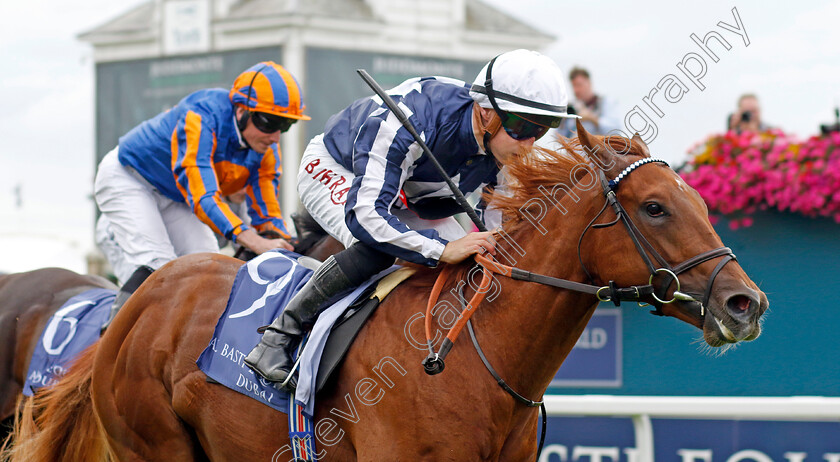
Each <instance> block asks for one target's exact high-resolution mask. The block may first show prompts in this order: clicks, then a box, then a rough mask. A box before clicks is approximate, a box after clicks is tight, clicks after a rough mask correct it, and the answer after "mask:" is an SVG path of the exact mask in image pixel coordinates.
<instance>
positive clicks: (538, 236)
mask: <svg viewBox="0 0 840 462" xmlns="http://www.w3.org/2000/svg"><path fill="white" fill-rule="evenodd" d="M579 130H580V133H581V137H580V143H581V144H582V147H583V148H584V149H585V150H586V152H587V153H588V154H587V156H586V157H585V156H583V155H581V154H576V153H554V152H543V153H541V154H540V155H532V156H523V157H522V158H521V159H519V160H518V161H515V162H516V164H515V165H512V166H511V168H510V172H509V175H510V176H509V178H511V180H512V181H511V187H510V189H509V190H508V193H509V194H507V195H505V196H501V195H500V196H497V197H495V198H493V199H494V201H495V204H497V205H498V207H500V209H501V210H502V212H503V214H504V217H505V222H504V223H505V231H506V233H507V234H506V235H504V236H503V237H504V239H500V240H499V243H498V246H497V257H502V256H503V255H506V256H507V257H509V258H507V260H508V261H507V262H508V263H512V261H511V260H514V259H515V260H516V263H515V266H516V267H518V268H521V269H525V270H529V271H533V272H534V273H541V274H543V275H549V276H551V277H554V278H562V279H565V280H569V281H577V282H580V283H594V284H597V285H600V286H605V287H606V288H607V289H608V290H610V292H611V293H620V292H621V293H625V294H626V293H628V291H626V290H624V291H621V290H618V289H620V288H627V287H628V286H631V285H633V284H637V285H638V284H645V283H647V282H648V281H649V278H650V277H651V276H650V275H651V270H650V265H649V264H647V263H649V262H650V261H652V260H656V261H659V260H665V261H666V262H670V264H671V265H675V266H674V268H676V267H679V266H681V265H679V263H681V262H690V263H691V264H690V265H682V266H684V268H683V269H684V270H683V271H675V273H681V274H679V278H680V283H681V289H680V291H681V292H680V293H679V296H677V297H676V298H675V297H674V295H673V294H674V292H675V289H676V284H673V283H672V284H670V285H669V284H668V282H663V283H662V284H664V285H661V286H660V288H661V289H662V292H660V293H659V298H660V299H662V300H665V301H668V302H671V301H672V300H671V299H672V298H674V300H673V303H669V304H660V303H658V302H655V301H654V300H650V301H653V302H654V303H655V306H656V308H657V309H660V310H661V311H662V312H663V313H664V314H666V315H671V316H675V317H677V318H679V319H681V320H683V321H686V322H688V323H690V324H693V325H695V326H697V327H698V328H700V329H702V330H703V334H704V338H705V340H706V342H707V343H708V344H709V345H712V346H720V345H724V344H728V343H731V342H737V341H740V340H751V339H753V338H755V337H757V336H758V334H759V332H760V323H759V320H760V318H761V315H762V314H763V313H764V311H765V310H766V308H767V305H768V302H767V298H766V297H765V295H764V294H763V293H762V292H761V291H760V290H759V289H758V287H757V286H756V285H755V284H754V283H753V282H752V281H751V280H750V279H749V277H748V276H747V275H746V274H745V273H744V271H743V269H742V268H741V267H740V265H739V264H738V263H737V261H734V260H731V261H729V262H728V264H720V263H719V262H721V261H723V259H724V258H726V259H727V260H730V259H729V258H728V257H725V256H724V253H720V252H718V250H719V249H721V248H722V244H721V242H720V238H719V237H718V236H717V234H716V233H715V231H714V229H713V228H712V226H711V224H710V223H709V221H708V218H707V211H706V207H705V205H704V203H703V200H702V199H701V198H700V196H699V195H698V194H697V192H696V191H694V190H693V189H691V188H690V187H689V186H687V185H686V184H685V183H684V182H683V181H682V180H681V179H680V178H679V176H678V175H677V174H676V173H675V172H674V171H673V170H671V169H670V168H668V167H667V166H666V165H663V164H662V163H659V162H651V163H649V164H646V165H641V166H638V165H639V164H638V162H637V161H640V160H643V159H646V158H649V153H648V151H647V147H646V146H645V145H644V144H643V143H642V142H641V140H639V139H638V138H637V137H634V139H633V140H632V144H630V148H629V152H627V153H625V154H624V155H617V154H616V153H615V151H616V150H617V149H620V146H619V145H621V146H624V145H626V144H627V143H630V140H627V139H624V138H621V139H616V138H614V139H610V140H607V141H606V142H605V140H604V139H602V138H599V137H593V136H591V135H588V134H586V133H585V132H584V131H582V129H579ZM596 164H597V165H598V166H600V168H602V169H603V171H604V173H605V177H606V178H609V179H612V178H616V177H618V176H619V173H620V172H621V171H622V170H623V169H625V168H626V167H628V166H629V165H631V164H633V165H636V166H637V167H638V168H635V169H634V170H633V171H632V172H630V173H629V174H625V175H622V178H621V183H620V187H618V188H617V189H616V195H617V199H618V203H619V204H620V205H617V206H616V205H614V206H612V207H607V206H606V205H605V196H604V192H605V191H604V190H603V189H602V187H601V184H600V182H599V181H597V178H599V177H600V176H602V175H601V170H597V169H595V167H594V166H595V165H596ZM610 194H612V193H609V194H607V197H608V199H609V197H610ZM613 197H615V196H613ZM621 206H623V209H621ZM619 212H620V213H621V214H623V215H626V218H629V219H631V220H632V223H633V224H634V226H635V228H636V231H637V232H638V233H635V234H633V235H632V236H633V237H631V235H630V234H628V229H630V227H629V225H628V226H623V225H621V224H616V225H613V226H610V224H611V223H615V222H618V219H617V218H616V214H617V213H619ZM593 223H594V226H590V225H592V224H593ZM622 223H624V222H622ZM640 236H646V237H647V238H648V239H647V240H644V238H643V237H640ZM640 239H641V240H644V241H645V242H647V243H648V245H649V248H648V245H645V244H639V242H640ZM637 244H638V245H639V246H638V247H637ZM727 250H728V249H727ZM711 251H714V252H713V253H714V256H712V257H709V255H710V252H711ZM715 252H716V253H715ZM697 256H704V257H703V258H694V257H697ZM707 257H708V258H707ZM500 261H501V259H500ZM665 264H667V263H665ZM473 265H474V262H472V260H470V261H467V262H464V263H462V264H461V265H458V266H457V267H456V268H455V270H454V271H453V272H451V273H450V276H449V278H448V280H447V281H446V283H445V285H444V290H443V291H442V294H443V296H442V297H441V300H442V302H443V301H448V302H449V303H450V304H451V306H460V305H459V302H458V300H457V298H456V296H455V295H454V294H452V293H450V289H454V288H455V287H456V286H459V287H466V295H467V296H469V295H471V292H474V289H471V287H474V284H464V282H463V278H464V277H465V276H466V277H469V275H470V274H472V273H470V271H471V267H473ZM239 267H240V262H237V261H235V260H233V259H230V258H226V257H223V256H219V255H206V254H205V255H193V256H188V257H184V258H180V259H177V260H175V261H173V262H171V263H169V264H168V265H167V266H165V267H164V268H162V269H161V270H159V271H157V272H155V273H154V274H153V275H152V276H151V278H150V279H149V280H148V281H147V283H146V284H144V285H143V286H142V287H141V288H140V289H139V290H138V291H137V293H136V294H135V295H134V296H133V297H132V298H131V300H129V301H128V303H127V304H126V305H125V308H123V313H121V315H120V316H119V317H118V318H117V319H116V320H115V321H114V324H113V325H112V326H111V328H110V329H109V330H108V331H107V332H106V333H105V335H104V336H103V338H102V339H101V341H100V342H99V344H98V348H96V349H94V348H91V349H90V350H88V351H87V352H86V354H85V355H84V356H83V358H82V359H80V360H79V361H78V362H77V364H76V366H75V367H74V368H72V369H71V371H70V372H69V373H68V375H67V376H65V378H64V379H63V380H62V381H61V382H59V384H58V385H57V386H55V387H54V388H51V389H49V390H46V392H45V393H43V394H42V395H39V396H36V399H37V401H36V402H34V403H32V404H31V406H33V407H34V408H35V409H36V413H39V414H40V416H41V417H40V418H39V420H38V421H37V422H36V423H37V426H36V425H35V424H33V425H32V428H31V429H30V430H32V433H31V434H27V433H26V432H23V433H22V434H21V439H20V440H19V443H18V453H17V454H13V458H12V460H15V461H17V460H26V461H29V462H32V461H44V462H46V461H50V462H54V461H62V460H67V461H70V460H73V461H95V460H103V459H102V458H103V457H105V455H106V453H110V454H111V457H113V458H116V459H117V460H120V461H159V460H177V461H204V460H212V461H240V460H262V461H286V460H290V459H291V458H292V457H291V453H290V451H289V450H288V446H286V445H287V444H288V432H287V430H288V426H287V416H286V415H285V414H282V413H280V412H276V411H275V410H273V409H270V408H269V407H267V406H264V405H262V404H260V403H258V402H257V401H256V400H253V399H251V398H249V397H247V396H244V395H242V394H239V393H237V392H234V391H231V390H229V389H227V388H225V387H223V386H220V385H217V384H211V383H208V382H207V380H206V379H207V378H206V376H205V375H204V374H203V373H202V372H200V371H199V370H198V369H197V367H196V364H195V361H196V359H197V358H198V356H199V354H200V353H201V352H202V350H203V349H204V348H205V347H206V346H207V345H208V342H209V341H210V339H211V337H212V335H213V331H214V328H215V326H216V322H217V321H218V319H219V317H220V316H221V314H222V312H223V310H224V308H225V302H226V301H227V298H228V293H229V290H230V288H231V286H232V283H233V280H234V276H235V275H236V272H237V270H238V269H239ZM439 273H440V271H439V270H433V269H427V270H422V271H419V272H418V273H417V274H415V276H413V277H412V278H411V279H409V280H408V281H406V282H405V283H403V284H402V285H400V286H398V287H397V288H396V289H395V290H394V291H393V292H392V293H391V295H389V296H388V298H387V299H386V300H385V301H384V302H383V303H382V305H381V306H380V307H379V309H377V310H376V311H375V313H374V314H373V316H372V317H371V318H370V319H369V320H368V322H367V325H366V326H365V327H364V328H363V329H362V331H361V332H360V333H359V336H358V337H357V339H356V341H355V343H354V344H353V346H352V347H351V348H350V351H349V352H348V354H347V357H346V358H345V360H344V362H343V363H342V365H341V366H340V367H339V370H338V371H337V374H336V375H335V376H334V377H333V379H332V380H330V381H329V382H328V384H327V386H326V387H325V388H324V389H323V390H322V391H321V392H320V393H319V394H318V395H317V404H316V413H315V433H316V437H317V443H318V446H319V450H320V451H321V457H320V458H319V460H324V461H342V462H343V461H356V460H364V461H369V460H401V461H405V460H425V461H464V460H471V461H472V460H484V461H522V460H528V459H533V458H534V456H535V453H536V450H537V437H536V434H537V428H538V414H537V413H538V411H537V409H536V408H534V407H528V406H525V405H523V404H522V403H520V402H518V401H516V400H514V399H513V398H512V397H511V396H510V395H509V394H508V393H506V392H505V391H504V390H503V389H502V388H501V387H499V386H498V385H497V384H496V383H495V380H493V379H492V377H491V375H490V373H488V372H487V370H486V369H485V366H484V365H483V363H482V361H481V358H480V357H479V355H478V354H477V353H476V350H475V349H474V348H473V346H472V345H470V344H469V341H468V340H462V342H458V343H456V344H455V346H454V348H452V350H451V352H450V353H449V356H448V358H447V364H446V370H445V371H444V372H443V373H441V374H439V375H434V376H429V375H426V374H425V373H424V372H423V367H421V365H420V363H421V361H422V360H423V358H424V357H425V356H426V353H427V352H426V349H427V347H426V345H425V341H424V333H423V332H424V329H423V323H424V321H423V313H424V312H425V307H426V304H427V300H428V298H429V292H430V289H431V286H432V284H433V282H434V280H435V278H436V276H437V275H438V274H439ZM660 276H662V274H660V273H659V272H657V276H656V277H654V278H653V279H660ZM665 279H667V278H665ZM607 281H613V287H614V288H617V289H616V291H612V290H611V289H610V287H609V286H608V285H607ZM670 282H673V280H670ZM631 292H632V291H631ZM455 293H457V291H455ZM599 294H600V295H601V298H604V299H605V298H607V293H606V292H603V291H599ZM666 294H667V296H666ZM685 294H688V295H685ZM704 294H705V295H706V296H707V300H705V298H706V297H704ZM645 298H651V297H647V296H646V297H645ZM701 298H703V299H704V300H705V301H706V303H705V305H704V306H701V304H700V302H698V301H697V300H698V299H701ZM597 304H598V299H597V298H596V296H593V295H592V294H590V293H585V292H577V291H572V290H566V289H560V288H556V287H551V286H549V285H542V284H537V283H534V282H530V281H522V280H515V279H511V278H508V277H503V276H500V275H497V276H495V277H494V278H493V280H492V291H491V293H488V294H487V297H486V298H485V299H484V301H483V302H482V303H481V304H480V305H478V306H477V307H475V308H474V309H473V311H474V315H473V316H472V323H473V325H474V328H475V333H476V335H477V337H478V339H479V340H480V341H481V343H482V346H483V348H484V354H485V355H486V357H487V360H488V361H489V362H490V363H491V364H492V365H493V366H494V368H495V369H496V371H497V372H498V373H499V375H501V376H502V377H503V378H504V379H505V380H506V381H507V383H508V384H509V385H510V387H512V388H513V389H514V390H516V391H517V392H518V393H519V394H521V395H523V396H525V397H527V398H530V399H534V400H536V399H539V398H540V397H541V396H542V395H543V393H544V392H545V390H546V389H547V387H548V386H549V383H550V382H551V380H552V378H553V377H554V375H555V373H556V372H557V370H558V368H559V367H560V365H561V363H562V362H563V360H564V358H565V357H566V356H567V355H568V354H569V352H570V350H571V349H572V347H573V346H574V345H575V342H576V340H577V339H578V337H579V336H580V335H581V333H582V332H583V329H584V327H585V326H586V324H587V322H588V320H589V318H590V317H591V316H592V313H593V312H594V310H595V307H596V306H597ZM440 306H442V305H440ZM455 317H457V316H454V315H453V313H452V312H444V311H443V310H442V309H440V310H438V311H437V313H436V315H435V316H434V319H435V320H436V322H437V324H438V326H441V325H446V326H451V325H452V322H451V321H452V320H453V318H455ZM440 332H441V331H440V330H439V331H438V334H440ZM439 337H440V335H438V337H436V338H435V340H436V341H437V340H439ZM243 353H246V352H243ZM36 428H37V429H36Z"/></svg>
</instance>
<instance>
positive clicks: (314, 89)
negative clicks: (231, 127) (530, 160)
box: [80, 0, 554, 214]
mask: <svg viewBox="0 0 840 462" xmlns="http://www.w3.org/2000/svg"><path fill="white" fill-rule="evenodd" d="M80 39H81V40H83V41H85V42H89V43H91V44H92V45H93V48H94V60H95V63H96V64H95V65H96V157H97V159H99V158H101V157H102V156H103V155H104V154H105V153H107V152H108V151H109V150H110V149H111V148H113V146H115V145H116V143H117V141H118V139H119V137H120V136H122V134H124V133H125V132H127V131H128V130H130V129H131V128H132V127H134V126H135V125H137V124H138V123H140V122H142V121H143V120H145V119H148V118H150V117H153V116H154V115H156V114H157V113H159V112H160V111H162V110H164V109H166V108H168V107H171V106H172V105H174V104H175V103H177V102H178V101H179V100H180V99H181V98H182V97H183V96H186V95H187V94H188V93H190V92H192V91H195V90H197V89H200V88H207V87H223V88H228V87H229V86H230V84H231V83H232V82H233V79H234V78H235V76H236V75H237V74H238V73H239V72H241V71H243V70H244V69H246V68H247V67H249V66H251V65H252V64H254V63H256V62H258V61H261V60H273V61H276V62H278V63H281V64H283V66H284V67H286V68H287V69H289V71H290V72H292V74H294V75H295V76H296V77H297V78H298V81H299V82H300V83H301V85H302V86H303V91H304V101H305V103H306V105H307V110H306V113H307V114H309V115H311V116H312V121H310V122H306V123H303V124H296V125H295V126H293V128H292V130H290V131H289V132H288V133H287V134H285V135H284V136H283V137H281V138H282V139H281V150H282V153H283V170H284V175H285V178H296V176H297V168H298V163H299V159H300V154H301V153H302V152H303V149H304V147H305V146H306V143H307V141H308V139H309V138H311V137H312V136H314V135H316V134H318V133H320V132H321V131H323V127H324V123H325V122H326V120H327V118H328V117H329V116H330V115H332V114H333V113H335V112H337V111H339V110H340V109H342V108H343V107H344V106H346V105H347V104H349V103H350V102H352V101H353V100H355V99H357V98H359V97H362V96H365V95H368V94H371V93H372V92H371V90H370V89H368V88H367V86H366V85H365V84H364V82H362V80H361V79H360V78H359V77H358V76H357V75H356V73H355V69H359V68H364V69H367V70H368V72H370V73H371V75H372V76H373V77H374V78H375V79H376V80H377V81H378V82H379V83H380V84H381V85H382V86H383V87H386V88H388V87H390V86H393V85H395V84H397V83H399V82H401V81H402V80H404V79H405V78H408V77H413V76H421V75H446V76H450V77H455V78H460V79H463V80H467V81H471V80H472V79H473V77H474V76H475V74H476V73H477V72H478V71H479V70H480V68H481V66H482V65H483V63H484V62H486V61H487V60H489V59H490V58H492V57H493V56H495V55H497V54H499V53H501V52H504V51H508V50H511V49H516V48H529V49H541V48H543V47H545V46H547V45H549V44H550V43H552V42H553V41H554V37H552V36H551V35H548V34H546V33H544V32H540V31H538V30H535V29H534V28H533V27H531V26H529V25H527V24H524V23H522V22H521V21H519V20H517V19H514V18H512V17H510V16H508V15H506V14H504V13H501V12H500V11H498V10H496V9H494V8H492V7H490V6H489V5H486V4H484V3H482V2H481V1H480V0H239V1H232V0H151V1H149V2H148V3H145V4H143V5H140V6H138V7H137V8H135V9H133V10H131V11H129V12H127V13H125V14H123V15H121V16H119V17H117V18H114V19H113V20H111V21H109V22H107V23H106V24H103V25H101V26H99V27H97V28H95V29H93V30H90V31H88V32H85V33H83V34H82V35H81V36H80ZM281 200H282V205H283V210H284V213H285V214H288V213H290V212H292V211H294V210H296V209H297V208H298V199H297V193H296V190H295V181H283V187H282V198H281Z"/></svg>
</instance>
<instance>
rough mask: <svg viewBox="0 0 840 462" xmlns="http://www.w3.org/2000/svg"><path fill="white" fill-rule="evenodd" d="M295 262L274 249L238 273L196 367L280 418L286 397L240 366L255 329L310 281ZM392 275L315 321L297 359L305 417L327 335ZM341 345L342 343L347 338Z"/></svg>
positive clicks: (293, 257) (255, 338)
mask: <svg viewBox="0 0 840 462" xmlns="http://www.w3.org/2000/svg"><path fill="white" fill-rule="evenodd" d="M299 257H300V255H298V254H296V253H293V252H288V251H285V250H279V249H278V250H274V251H271V252H267V253H264V254H262V255H260V256H259V257H257V258H255V259H253V260H251V261H250V262H248V263H246V264H245V265H243V266H242V268H240V269H239V272H238V273H237V275H236V279H235V280H234V283H233V288H232V289H231V294H230V297H229V299H228V303H227V306H226V307H225V311H224V313H223V314H222V316H221V318H219V321H218V323H217V325H216V329H215V331H214V333H213V338H212V339H211V341H210V344H209V345H208V346H207V348H205V349H204V351H203V352H202V353H201V355H200V356H199V358H198V360H197V361H196V364H198V367H199V369H200V370H201V371H202V372H204V373H205V374H206V375H207V376H208V377H209V378H210V379H212V380H214V381H217V382H219V383H220V384H222V385H224V386H226V387H228V388H230V389H232V390H234V391H237V392H239V393H242V394H244V395H246V396H250V397H251V398H254V399H256V400H257V401H260V402H262V403H263V404H266V405H268V406H270V407H272V408H274V409H277V410H279V411H282V412H284V413H288V411H289V395H288V393H285V392H281V391H279V390H277V389H276V388H274V386H273V385H272V383H271V382H268V381H266V380H264V379H263V378H262V377H260V376H259V375H257V374H255V373H254V372H253V371H252V370H251V368H249V367H248V366H247V365H246V364H245V362H244V361H243V360H244V358H245V356H247V355H248V352H250V351H251V349H252V348H253V347H254V346H255V345H256V344H257V343H258V342H259V340H260V337H261V335H260V334H259V333H257V329H258V328H259V327H260V326H265V325H267V324H271V322H272V321H273V320H274V319H275V318H276V317H277V316H278V315H279V314H280V313H281V312H282V310H283V308H284V307H285V306H286V304H287V303H288V302H289V300H291V298H292V297H293V296H294V294H296V293H297V292H298V291H299V290H300V289H301V288H302V287H303V285H304V284H306V282H307V281H308V280H309V278H310V277H311V275H312V270H310V269H307V268H304V267H303V266H301V265H300V264H299V263H298V262H297V259H298V258H299ZM397 269H399V266H392V267H391V268H389V269H386V270H385V271H382V272H381V273H379V274H377V275H376V276H374V277H373V278H371V279H370V280H369V281H367V282H365V283H364V284H362V285H361V286H359V287H358V288H356V289H355V290H354V291H353V292H351V293H350V294H348V295H347V296H345V297H344V298H342V299H341V300H339V301H338V302H336V303H335V304H333V305H332V306H331V307H329V308H327V309H326V310H324V311H323V312H322V313H321V315H320V316H318V320H317V321H316V323H315V325H314V326H313V328H312V331H311V332H310V334H309V337H308V340H307V341H306V345H305V346H304V349H303V351H302V352H301V353H300V354H301V361H300V366H299V376H298V385H297V390H296V393H295V401H296V402H297V404H298V405H300V406H301V407H302V408H303V412H304V413H305V414H307V415H308V416H309V417H311V416H312V415H313V412H314V409H315V403H314V396H315V392H316V391H317V389H318V386H317V385H318V382H319V380H318V379H319V375H322V377H321V378H320V379H321V380H320V382H323V381H324V380H326V377H323V374H319V366H320V361H321V358H322V352H323V351H324V349H325V347H326V346H327V340H328V337H329V334H330V331H331V330H332V328H333V326H334V325H335V324H336V322H337V321H339V320H340V319H342V315H343V314H344V313H345V311H346V310H347V309H348V307H349V306H351V305H352V304H354V302H356V301H357V300H359V299H360V298H362V299H365V297H363V295H365V294H368V293H369V292H370V290H369V289H370V288H371V286H372V285H373V284H374V283H375V282H377V281H379V280H380V279H382V278H383V277H385V276H386V275H388V274H390V273H392V272H394V271H395V270H397ZM367 314H368V315H369V314H370V310H368V313H367ZM356 331H358V329H356ZM352 335H353V336H354V335H355V332H354V333H353V334H352ZM344 340H345V341H347V338H346V335H345V336H344ZM350 340H352V338H351V339H350ZM347 345H349V342H347ZM338 349H339V350H341V349H342V348H338ZM330 350H336V348H330ZM343 351H346V347H343ZM343 351H342V354H343ZM337 362H338V360H335V359H333V360H332V361H331V362H330V365H329V370H330V371H331V370H332V369H334V368H335V366H336V364H337Z"/></svg>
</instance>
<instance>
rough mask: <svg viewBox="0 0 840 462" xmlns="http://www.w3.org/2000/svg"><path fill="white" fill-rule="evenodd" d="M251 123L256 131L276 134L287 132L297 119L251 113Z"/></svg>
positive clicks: (263, 113)
mask: <svg viewBox="0 0 840 462" xmlns="http://www.w3.org/2000/svg"><path fill="white" fill-rule="evenodd" d="M251 121H252V122H253V123H254V126H255V127H257V130H259V131H261V132H263V133H276V132H278V131H279V132H285V131H287V130H288V129H289V128H291V126H292V124H294V123H295V122H297V119H291V118H289V117H280V116H277V115H273V114H266V113H265V112H251Z"/></svg>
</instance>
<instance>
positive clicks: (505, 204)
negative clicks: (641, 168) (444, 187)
mask: <svg viewBox="0 0 840 462" xmlns="http://www.w3.org/2000/svg"><path fill="white" fill-rule="evenodd" d="M590 136H591V137H592V138H596V139H598V141H599V142H602V143H604V144H606V145H607V146H609V147H610V148H611V150H612V151H614V152H615V153H618V154H626V155H631V156H645V154H644V152H645V150H644V149H643V148H642V146H641V145H640V144H639V143H637V142H636V141H634V140H630V139H628V138H624V137H620V136H606V137H604V136H594V135H590ZM558 141H559V143H560V147H559V148H558V149H556V150H555V149H545V148H542V147H537V146H534V148H533V149H532V150H531V152H530V153H527V154H526V155H520V156H516V157H515V158H514V159H513V160H512V161H510V162H509V163H508V164H507V169H506V175H507V178H506V181H507V182H508V183H507V185H506V188H503V189H499V188H497V189H496V190H493V191H489V192H485V193H484V197H483V199H484V202H485V203H487V204H491V206H492V207H493V208H496V209H498V210H500V211H501V212H502V216H503V223H504V227H505V230H506V232H508V233H509V234H511V233H514V232H515V231H516V230H517V229H518V228H519V227H520V226H521V225H522V224H523V222H524V221H525V220H524V217H523V216H522V213H521V209H522V207H524V206H525V205H526V203H527V202H528V201H529V200H531V199H533V198H539V197H544V194H543V193H542V192H541V191H540V187H542V188H544V189H547V190H549V191H551V190H552V188H554V187H555V186H557V185H562V186H565V188H563V189H565V190H566V191H568V190H570V189H571V188H572V187H573V186H574V184H575V183H576V182H578V181H581V180H582V179H583V178H584V177H585V176H586V175H587V172H588V171H592V169H591V168H598V167H597V166H596V165H595V164H594V162H593V161H592V160H591V159H590V157H589V156H588V155H585V154H584V149H583V147H582V146H581V143H580V139H578V138H572V139H569V138H564V137H559V138H558ZM622 157H623V156H622ZM579 165H588V166H590V167H591V168H590V169H583V168H578V169H575V167H576V166H579ZM573 175H574V178H572V176H573Z"/></svg>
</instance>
